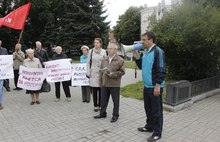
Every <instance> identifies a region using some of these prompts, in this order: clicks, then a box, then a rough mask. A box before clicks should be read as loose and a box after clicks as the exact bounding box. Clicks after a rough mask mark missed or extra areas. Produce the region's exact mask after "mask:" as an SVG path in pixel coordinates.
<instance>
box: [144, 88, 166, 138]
mask: <svg viewBox="0 0 220 142" xmlns="http://www.w3.org/2000/svg"><path fill="white" fill-rule="evenodd" d="M160 90H161V91H160V95H159V96H154V88H146V87H144V108H145V113H146V115H147V120H146V123H147V124H146V125H145V127H146V128H148V129H153V130H154V132H153V135H154V136H161V134H162V127H163V104H162V103H163V102H162V92H163V89H162V88H161V89H160Z"/></svg>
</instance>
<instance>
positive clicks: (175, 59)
mask: <svg viewBox="0 0 220 142" xmlns="http://www.w3.org/2000/svg"><path fill="white" fill-rule="evenodd" d="M219 12H220V11H219V9H217V8H215V7H211V6H206V7H204V6H203V4H201V3H193V2H191V1H189V2H187V1H186V2H184V3H183V4H182V5H181V6H179V7H177V8H175V9H173V10H172V11H171V12H169V13H168V14H166V15H165V16H164V17H163V18H162V19H161V20H160V21H159V22H158V23H157V24H156V25H155V26H154V27H153V31H154V32H155V33H156V34H157V37H158V45H160V46H161V47H162V48H163V49H164V50H165V52H166V56H167V66H168V75H169V77H170V78H171V79H176V80H182V79H187V80H191V81H192V80H197V79H201V78H206V77H210V76H213V75H216V74H217V73H218V72H219V63H220V62H219V57H220V49H219V48H218V47H219V46H220V15H219Z"/></svg>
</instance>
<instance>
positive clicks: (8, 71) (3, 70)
mask: <svg viewBox="0 0 220 142" xmlns="http://www.w3.org/2000/svg"><path fill="white" fill-rule="evenodd" d="M9 78H14V72H13V57H12V55H0V79H9Z"/></svg>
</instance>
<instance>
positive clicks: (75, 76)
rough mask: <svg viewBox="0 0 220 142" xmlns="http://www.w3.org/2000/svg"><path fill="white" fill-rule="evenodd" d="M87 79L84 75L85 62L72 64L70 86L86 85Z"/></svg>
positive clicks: (87, 83)
mask: <svg viewBox="0 0 220 142" xmlns="http://www.w3.org/2000/svg"><path fill="white" fill-rule="evenodd" d="M88 85H89V79H88V78H87V77H86V64H73V65H72V86H88Z"/></svg>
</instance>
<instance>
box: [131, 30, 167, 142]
mask: <svg viewBox="0 0 220 142" xmlns="http://www.w3.org/2000/svg"><path fill="white" fill-rule="evenodd" d="M155 40H156V36H155V35H154V33H153V32H150V31H149V32H146V33H144V34H143V35H142V41H143V44H144V46H145V49H146V50H145V51H144V53H143V55H142V56H140V54H139V53H138V52H134V57H135V59H136V60H135V61H136V64H137V66H138V67H139V68H140V69H142V78H143V81H144V91H143V92H144V94H143V95H144V108H145V113H146V116H147V120H146V125H145V126H144V127H140V128H138V131H141V132H153V134H152V136H150V137H149V138H148V139H147V141H157V140H158V139H160V138H161V136H162V126H163V105H162V103H163V101H162V92H163V87H164V83H165V81H164V77H165V71H166V68H165V66H166V65H165V53H164V51H163V50H162V49H161V48H159V47H158V46H157V45H156V44H155Z"/></svg>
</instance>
